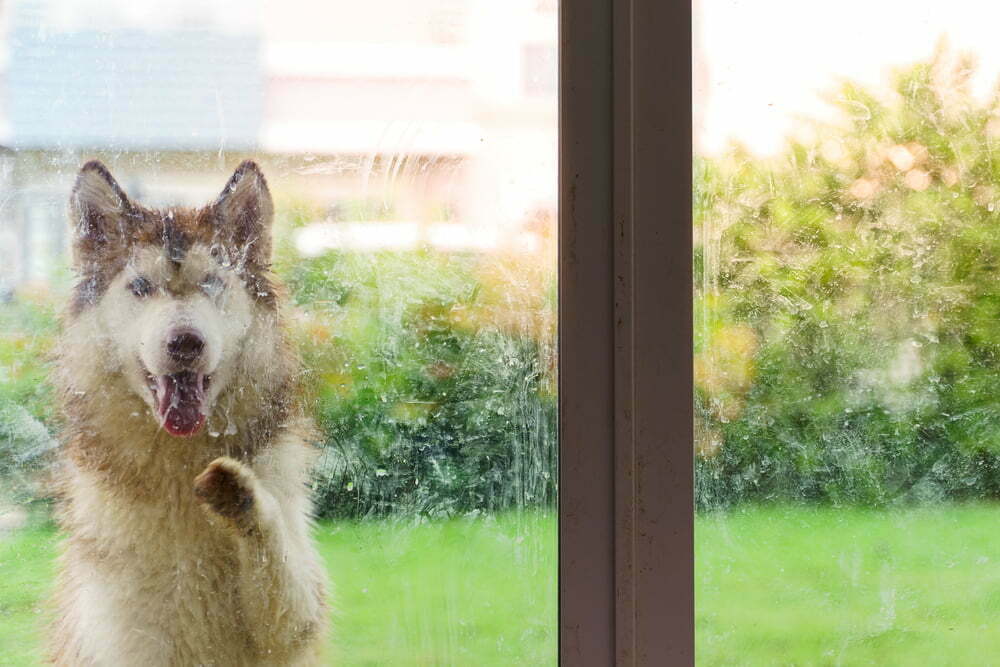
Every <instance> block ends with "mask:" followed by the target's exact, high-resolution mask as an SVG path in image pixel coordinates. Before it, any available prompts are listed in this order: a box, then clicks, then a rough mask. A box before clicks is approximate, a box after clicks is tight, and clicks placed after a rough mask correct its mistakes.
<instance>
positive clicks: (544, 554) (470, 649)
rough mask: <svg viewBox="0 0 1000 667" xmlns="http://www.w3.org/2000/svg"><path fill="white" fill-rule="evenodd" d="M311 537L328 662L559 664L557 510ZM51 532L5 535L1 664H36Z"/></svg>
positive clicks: (370, 526) (349, 526) (375, 524)
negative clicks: (327, 623)
mask: <svg viewBox="0 0 1000 667" xmlns="http://www.w3.org/2000/svg"><path fill="white" fill-rule="evenodd" d="M315 536H316V540H317V544H318V547H319V551H320V554H321V555H322V557H323V560H324V562H325V563H326V568H327V571H328V572H329V575H330V580H331V581H332V582H333V583H334V587H335V591H334V598H333V599H334V604H333V612H332V619H331V620H332V626H333V631H332V633H331V635H330V649H329V656H328V657H329V659H330V660H331V662H332V663H333V664H337V665H412V664H420V665H483V666H486V665H497V666H498V667H499V666H501V665H502V666H506V665H550V664H555V662H556V661H557V660H556V656H557V637H558V625H557V618H558V616H557V598H558V595H557V592H556V580H555V577H553V576H552V573H553V571H554V570H553V563H555V558H556V521H555V516H554V515H552V514H549V513H546V512H543V511H535V512H514V513H503V514H500V515H497V516H491V517H479V518H476V519H469V518H465V517H462V518H457V519H450V520H443V521H427V520H399V519H398V518H397V519H391V520H386V521H364V522H357V521H323V522H320V523H319V524H318V525H317V526H316V529H315ZM57 540H58V536H57V533H56V531H55V528H54V527H53V526H51V525H48V524H40V525H35V524H32V525H29V526H28V527H27V528H26V529H24V530H19V531H15V532H14V533H12V534H5V533H0V575H2V576H0V666H2V665H11V666H15V665H16V666H18V667H27V666H29V665H40V664H42V649H41V645H42V642H41V637H42V636H43V624H44V623H45V622H46V621H48V620H49V615H50V614H51V609H49V608H48V607H47V605H46V599H47V597H48V594H49V591H50V590H51V586H52V577H53V574H54V569H55V568H54V559H55V553H56V543H57ZM512 569H516V571H517V576H511V571H512ZM458 571H461V572H463V576H461V577H455V576H454V573H455V572H458Z"/></svg>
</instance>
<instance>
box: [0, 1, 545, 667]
mask: <svg viewBox="0 0 1000 667" xmlns="http://www.w3.org/2000/svg"><path fill="white" fill-rule="evenodd" d="M556 11H557V7H556V3H555V2H554V0H546V1H544V2H538V1H535V0H518V1H517V2H506V3H492V2H484V1H482V0H375V1H373V2H366V3H355V2H345V1H343V0H336V1H332V2H323V3H317V2H306V1H305V0H286V1H283V2H271V1H268V0H265V1H261V2H233V1H231V0H214V1H213V0H210V1H205V0H199V1H198V2H194V1H191V0H184V1H180V2H171V3H153V2H149V1H147V0H140V1H138V2H137V1H135V0H112V1H108V0H85V1H78V0H13V1H12V2H3V3H0V30H2V31H3V35H4V39H3V41H2V42H0V44H2V47H0V663H2V664H11V665H34V664H41V662H42V661H43V660H44V659H45V658H46V656H50V657H55V658H56V660H57V662H58V664H65V665H79V664H91V662H95V663H100V664H150V665H155V664H185V665H194V664H217V665H235V664H293V663H294V664H298V663H297V662H295V661H296V660H299V659H302V658H303V657H304V656H308V657H310V658H312V657H313V656H314V655H318V656H321V657H318V658H315V659H316V661H317V664H343V665H372V664H391V665H396V664H400V665H403V664H421V665H423V664H428V665H430V664H465V665H514V664H525V665H544V664H555V662H556V659H557V655H556V654H557V630H556V628H557V625H556V621H557V586H556V571H557V562H556V534H557V531H556V528H557V525H556V497H557V479H556V470H557V455H558V447H557V440H556V416H557V408H556V405H557V404H556V370H557V360H556V346H555V335H556V332H555V326H556V252H555V248H556V226H555V225H556V223H555V220H556V162H557V159H556V145H557V126H556V83H557V79H556V25H557V16H556ZM94 160H97V161H99V163H95V162H91V161H94ZM246 160H250V161H252V162H250V163H247V162H245V161H246ZM67 210H68V211H69V222H68V223H67ZM313 444H314V445H315V446H314V447H313V446H310V445H313ZM309 502H311V503H312V505H311V508H312V509H310V505H309ZM313 519H314V520H313ZM59 554H62V556H61V558H57V557H58V555H59ZM324 591H325V592H324ZM309 664H312V663H309Z"/></svg>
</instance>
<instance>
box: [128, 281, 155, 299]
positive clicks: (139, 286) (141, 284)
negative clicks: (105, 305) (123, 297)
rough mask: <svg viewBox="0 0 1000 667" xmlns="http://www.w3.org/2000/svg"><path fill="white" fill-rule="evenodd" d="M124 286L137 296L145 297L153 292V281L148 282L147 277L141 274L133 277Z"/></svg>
mask: <svg viewBox="0 0 1000 667" xmlns="http://www.w3.org/2000/svg"><path fill="white" fill-rule="evenodd" d="M126 287H128V289H129V291H130V292H132V294H135V295H136V296H137V297H139V298H143V297H147V296H149V295H150V294H152V293H153V283H151V282H149V278H145V277H143V276H139V277H138V278H135V279H133V280H132V281H131V282H130V283H129V284H128V285H126Z"/></svg>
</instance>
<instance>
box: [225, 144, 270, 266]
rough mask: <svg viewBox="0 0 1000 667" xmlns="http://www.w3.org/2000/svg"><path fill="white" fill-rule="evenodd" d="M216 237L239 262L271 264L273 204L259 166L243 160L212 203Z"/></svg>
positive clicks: (260, 264) (259, 264) (258, 264)
mask: <svg viewBox="0 0 1000 667" xmlns="http://www.w3.org/2000/svg"><path fill="white" fill-rule="evenodd" d="M212 211H213V214H214V215H213V217H214V221H215V225H216V234H217V236H218V237H219V238H220V240H221V241H222V242H223V244H224V245H226V246H228V249H229V250H230V251H232V252H235V255H236V259H237V260H238V261H239V262H240V263H246V264H250V265H256V266H267V265H269V264H270V263H271V223H272V221H273V220H274V203H273V202H272V201H271V191H270V190H268V188H267V181H266V180H265V179H264V174H263V173H262V172H261V170H260V167H258V166H257V163H256V162H253V161H252V160H245V161H244V162H243V163H241V164H240V166H239V167H237V169H236V172H235V173H234V174H233V176H232V178H230V179H229V182H228V183H226V187H225V188H223V190H222V193H221V194H220V195H219V197H218V199H216V200H215V202H214V203H213V204H212Z"/></svg>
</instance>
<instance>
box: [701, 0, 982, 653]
mask: <svg viewBox="0 0 1000 667" xmlns="http://www.w3.org/2000/svg"><path fill="white" fill-rule="evenodd" d="M696 6H697V13H698V20H697V22H696V30H695V34H696V48H695V62H696V71H695V72H696V81H697V83H696V99H697V102H696V109H695V113H696V127H697V132H696V135H697V145H696V154H697V158H696V160H695V165H694V169H695V180H696V184H697V187H696V196H695V200H696V204H695V211H694V214H695V226H694V252H695V258H696V267H697V269H696V271H697V273H696V276H695V300H696V313H697V316H696V317H697V323H696V326H695V331H694V337H695V346H696V352H695V355H696V357H695V383H696V398H695V401H696V415H697V422H696V433H697V441H696V443H695V447H696V452H697V473H696V474H697V478H696V489H697V517H696V532H697V537H696V542H697V550H696V582H697V589H696V591H697V649H698V661H699V663H700V664H704V665H723V664H727V665H728V664H734V662H738V663H739V664H752V665H772V664H800V665H806V664H809V665H819V664H824V665H825V664H830V665H834V664H837V665H841V664H843V665H867V664H873V665H876V664H877V665H881V664H899V665H944V664H948V665H978V664H984V663H988V662H989V661H990V658H984V656H990V655H993V654H994V653H995V652H996V649H997V646H998V643H1000V639H998V635H997V633H996V632H995V631H994V630H995V628H996V619H995V617H996V610H997V603H996V601H997V594H998V590H1000V589H998V588H997V585H996V580H997V572H998V569H997V568H998V558H1000V539H998V538H997V535H996V531H995V530H993V529H992V524H993V522H994V520H995V517H996V516H997V512H998V510H1000V508H998V506H997V504H996V501H997V499H998V498H1000V485H998V479H1000V478H998V476H997V472H998V470H1000V440H998V436H1000V411H998V408H997V401H996V395H995V386H996V382H997V377H998V371H1000V355H998V351H1000V320H998V315H1000V310H998V304H1000V298H998V297H1000V292H998V288H997V285H998V283H997V280H996V269H997V261H998V258H1000V226H998V221H1000V210H998V206H997V204H998V191H997V183H998V176H1000V172H998V171H997V165H998V164H1000V163H998V160H997V158H998V149H1000V144H998V142H997V140H996V137H997V132H998V128H1000V115H998V112H1000V98H998V96H997V92H996V87H995V85H994V84H995V81H996V77H997V73H998V69H1000V49H998V45H997V42H996V40H995V39H994V36H993V31H992V30H991V29H990V28H988V26H989V24H990V23H991V21H990V18H992V17H991V16H989V15H988V14H986V15H984V13H983V12H982V11H981V10H982V5H979V4H976V3H972V2H965V1H964V0H960V1H959V2H954V3H947V4H928V3H918V5H914V4H913V3H902V2H885V3H862V2H856V1H854V0H851V1H850V2H842V3H838V4H836V5H820V4H816V3H795V2H790V1H789V2H786V1H781V2H774V3H768V5H767V8H766V10H763V11H762V8H761V7H760V6H758V5H750V4H748V3H739V2H730V1H728V0H722V1H709V0H704V1H702V2H698V3H696Z"/></svg>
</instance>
